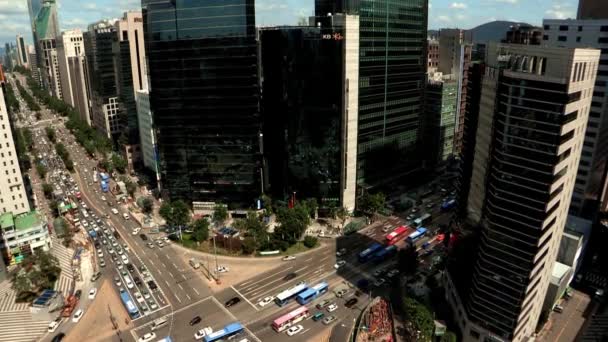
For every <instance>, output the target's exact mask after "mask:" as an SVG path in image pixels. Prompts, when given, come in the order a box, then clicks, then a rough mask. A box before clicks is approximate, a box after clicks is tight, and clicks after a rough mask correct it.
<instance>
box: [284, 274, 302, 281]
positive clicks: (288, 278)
mask: <svg viewBox="0 0 608 342" xmlns="http://www.w3.org/2000/svg"><path fill="white" fill-rule="evenodd" d="M297 276H298V275H297V274H296V273H295V272H292V273H289V274H287V275H286V276H284V277H283V280H285V281H288V280H292V279H294V278H295V277H297Z"/></svg>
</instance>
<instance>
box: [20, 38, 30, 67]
mask: <svg viewBox="0 0 608 342" xmlns="http://www.w3.org/2000/svg"><path fill="white" fill-rule="evenodd" d="M29 60H30V59H29V51H28V49H27V45H25V41H24V40H23V36H22V35H20V34H18V35H17V61H18V63H19V65H21V66H22V67H24V68H26V69H29V67H30V66H29Z"/></svg>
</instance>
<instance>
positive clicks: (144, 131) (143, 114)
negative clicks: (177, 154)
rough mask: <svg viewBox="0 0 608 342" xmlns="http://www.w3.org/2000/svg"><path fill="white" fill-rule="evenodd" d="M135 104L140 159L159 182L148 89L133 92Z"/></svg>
mask: <svg viewBox="0 0 608 342" xmlns="http://www.w3.org/2000/svg"><path fill="white" fill-rule="evenodd" d="M135 101H136V106H137V128H138V129H139V144H140V151H141V159H142V162H143V164H144V166H145V167H147V168H148V169H149V170H151V171H152V172H154V174H156V180H157V181H158V182H160V170H159V167H158V154H157V146H156V135H155V133H154V121H153V118H152V111H151V110H150V93H149V92H148V90H138V91H136V92H135Z"/></svg>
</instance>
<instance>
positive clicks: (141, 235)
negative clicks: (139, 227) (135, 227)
mask: <svg viewBox="0 0 608 342" xmlns="http://www.w3.org/2000/svg"><path fill="white" fill-rule="evenodd" d="M139 237H140V238H141V239H142V240H144V241H146V240H148V237H147V236H146V234H139Z"/></svg>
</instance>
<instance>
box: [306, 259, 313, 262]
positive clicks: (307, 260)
mask: <svg viewBox="0 0 608 342" xmlns="http://www.w3.org/2000/svg"><path fill="white" fill-rule="evenodd" d="M311 260H312V258H308V259H306V260H304V262H309V261H311Z"/></svg>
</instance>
